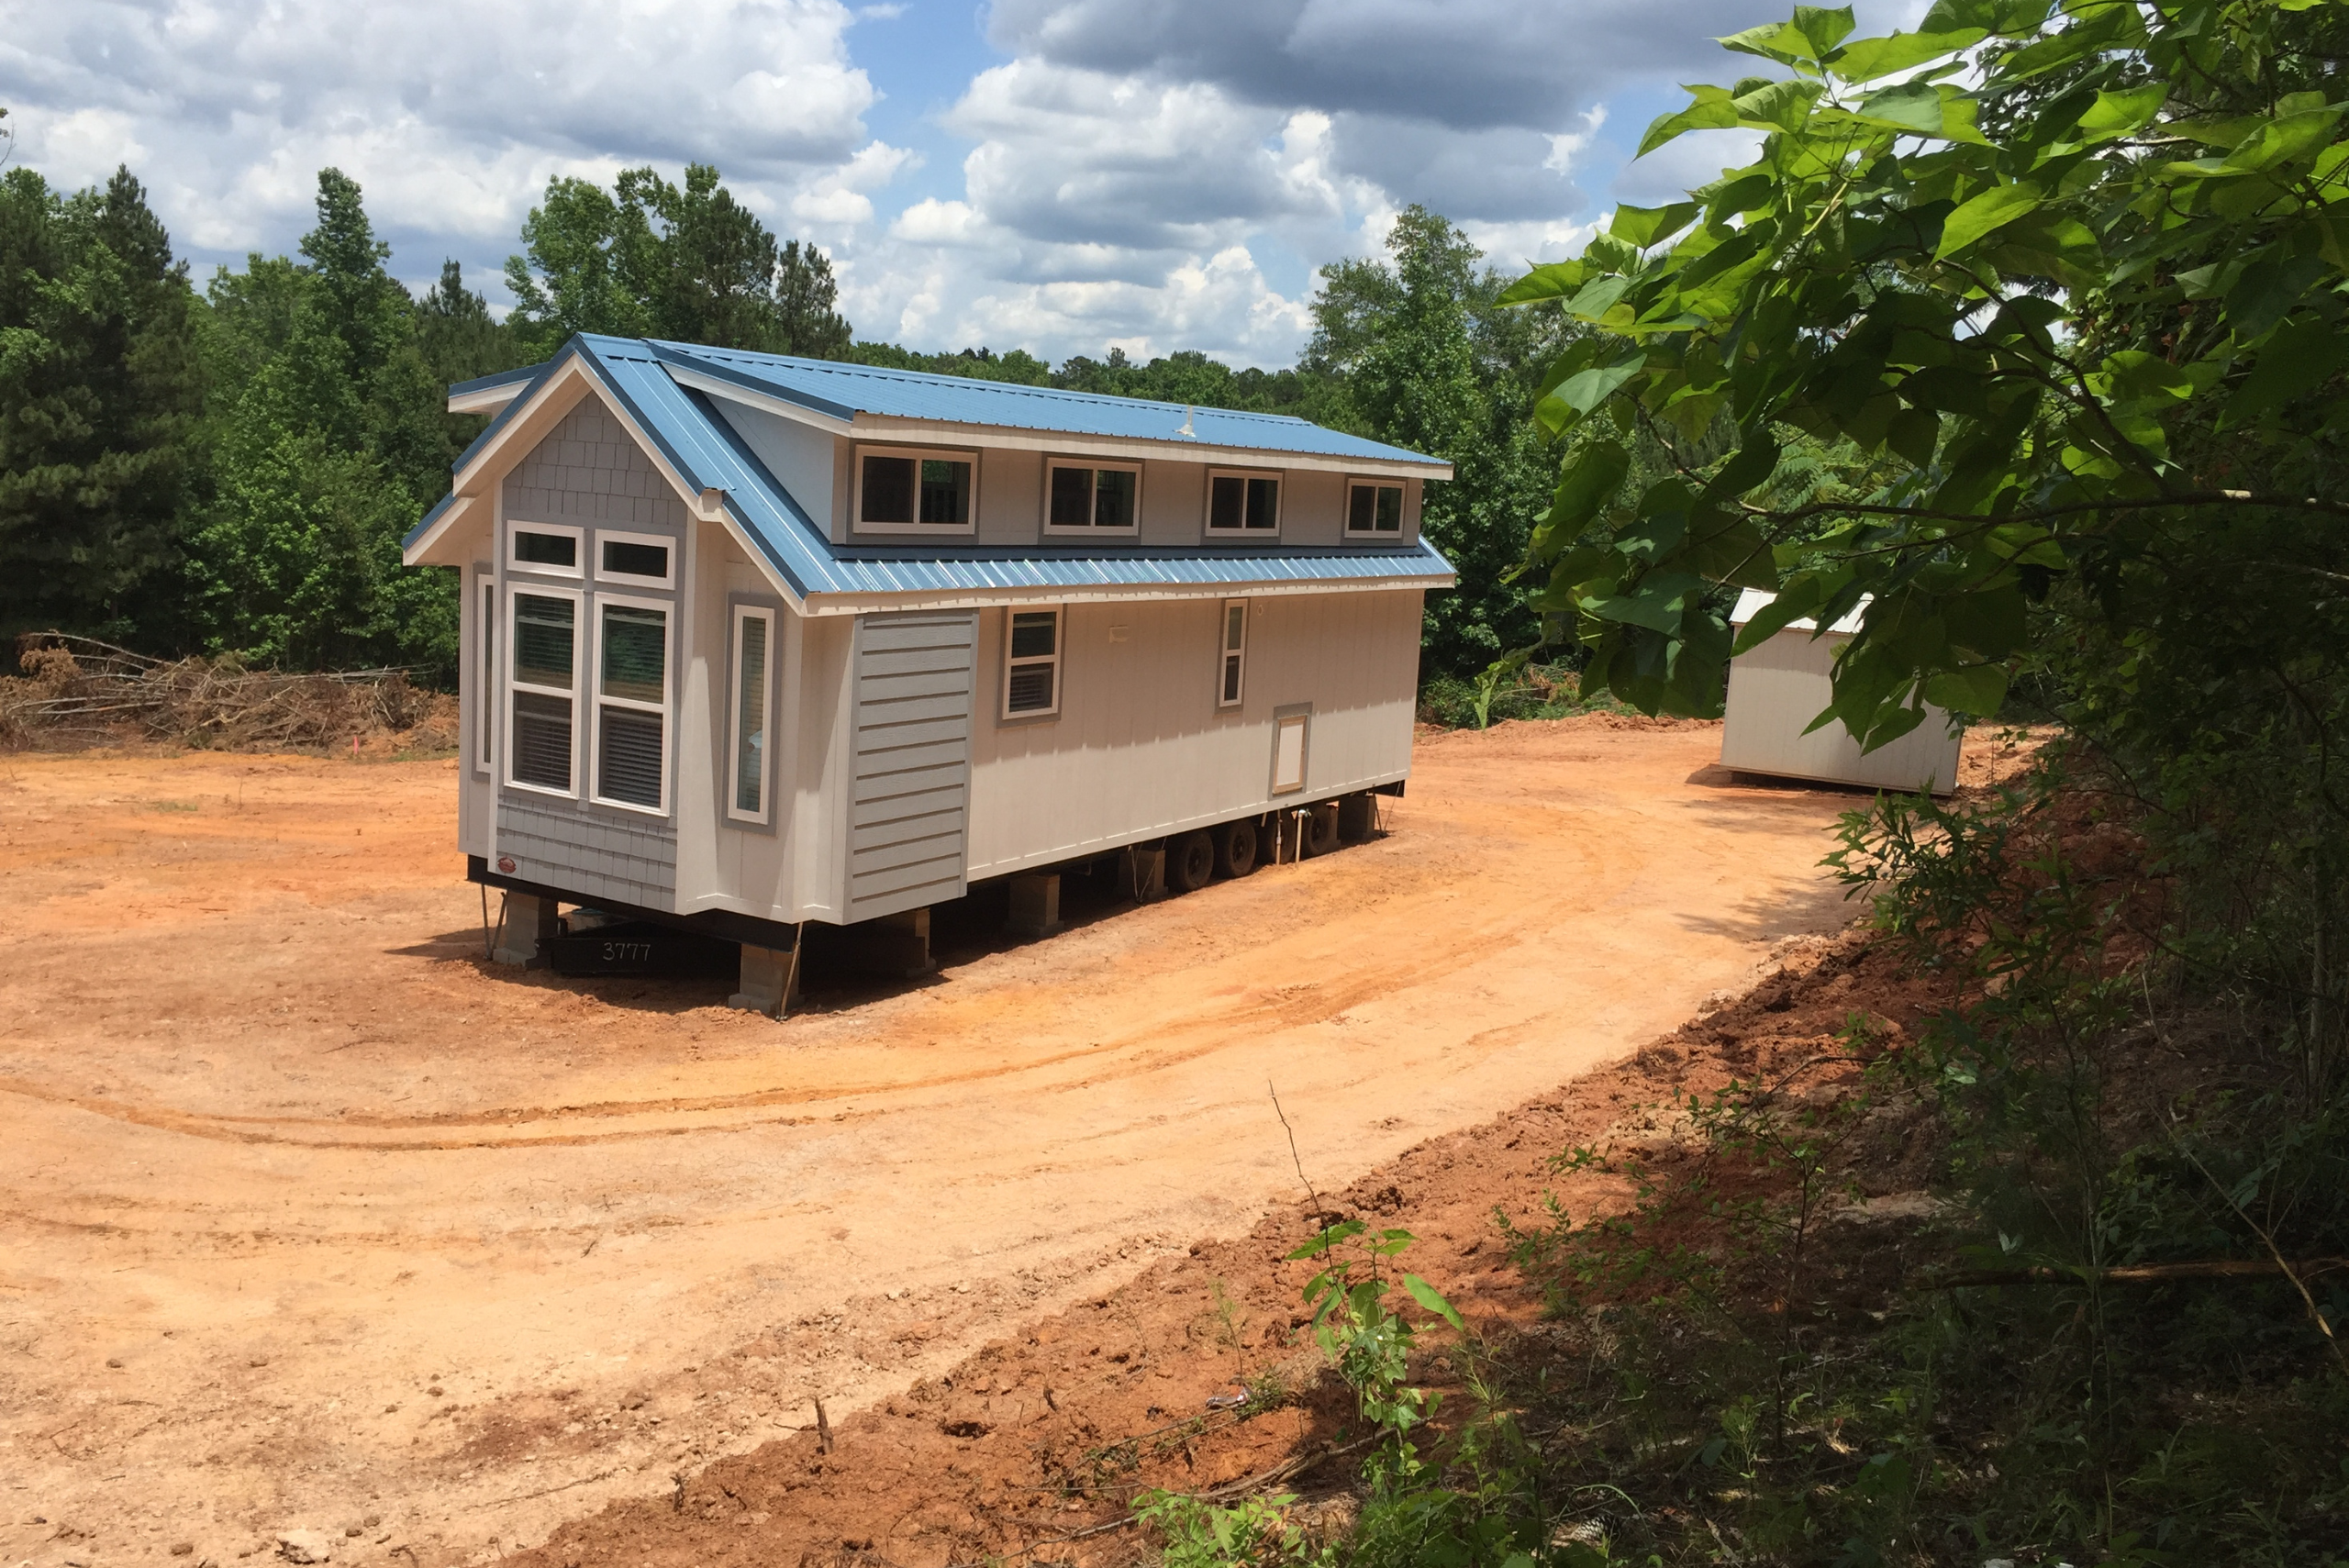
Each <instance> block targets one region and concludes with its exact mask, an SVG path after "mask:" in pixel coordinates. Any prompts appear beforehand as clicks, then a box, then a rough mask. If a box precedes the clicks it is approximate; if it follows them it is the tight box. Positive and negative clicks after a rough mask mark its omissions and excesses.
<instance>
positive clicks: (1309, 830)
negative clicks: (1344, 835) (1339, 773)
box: [1305, 800, 1338, 857]
mask: <svg viewBox="0 0 2349 1568" xmlns="http://www.w3.org/2000/svg"><path fill="white" fill-rule="evenodd" d="M1337 847H1338V803H1337V802H1336V801H1334V800H1325V801H1323V802H1322V803H1321V804H1320V805H1319V806H1308V807H1307V808H1306V811H1305V853H1306V854H1307V855H1308V857H1309V856H1313V855H1326V854H1328V853H1329V852H1330V851H1331V850H1334V849H1336V848H1337Z"/></svg>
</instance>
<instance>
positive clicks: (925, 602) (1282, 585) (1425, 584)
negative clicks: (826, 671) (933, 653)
mask: <svg viewBox="0 0 2349 1568" xmlns="http://www.w3.org/2000/svg"><path fill="white" fill-rule="evenodd" d="M1458 581H1459V578H1458V576H1457V575H1456V574H1454V573H1450V572H1420V573H1408V574H1397V575H1396V576H1393V577H1336V578H1324V579H1322V580H1320V581H1318V582H1316V581H1302V582H1290V581H1283V582H1275V583H1103V584H1096V585H1092V586H1086V587H1070V586H1066V585H1046V586H1042V587H1035V588H910V589H907V590H904V591H903V592H897V593H884V592H872V593H850V594H841V593H831V594H810V595H807V601H806V604H805V605H804V606H803V607H802V609H801V612H800V613H801V614H803V615H807V616H859V615H866V614H869V613H871V612H873V611H875V610H973V609H986V608H989V607H991V606H997V605H1104V604H1132V603H1139V602H1141V601H1144V600H1151V599H1273V598H1295V597H1298V596H1300V595H1308V594H1368V593H1379V592H1393V591H1394V590H1396V589H1398V588H1418V589H1421V590H1426V589H1432V588H1449V587H1451V586H1453V584H1455V583H1457V582H1458Z"/></svg>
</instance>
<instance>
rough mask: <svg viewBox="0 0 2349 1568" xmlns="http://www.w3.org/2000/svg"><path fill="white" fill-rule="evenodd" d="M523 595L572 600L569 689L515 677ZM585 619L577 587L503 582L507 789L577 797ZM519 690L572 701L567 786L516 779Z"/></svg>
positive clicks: (501, 701)
mask: <svg viewBox="0 0 2349 1568" xmlns="http://www.w3.org/2000/svg"><path fill="white" fill-rule="evenodd" d="M525 594H530V595H536V596H537V597H539V598H542V599H569V600H570V601H571V606H572V608H571V689H570V690H569V691H562V690H560V689H558V688H556V687H553V686H540V685H532V684H528V683H526V682H523V681H521V680H519V679H517V678H516V676H515V673H514V651H515V650H516V649H518V648H519V647H520V646H521V643H520V640H519V639H517V638H516V636H515V635H514V623H515V621H516V619H517V617H519V616H520V614H521V608H522V595H525ZM586 621H587V595H585V594H584V592H582V591H581V590H579V589H577V588H565V587H562V586H560V585H558V584H552V583H538V582H529V581H524V582H513V581H508V582H507V584H506V617H505V622H504V624H505V628H506V667H505V670H504V671H503V673H502V676H501V678H500V680H499V681H498V688H499V689H498V703H497V706H498V711H499V714H500V716H501V717H500V719H499V729H498V734H499V736H500V738H501V740H502V741H503V745H502V748H501V750H502V752H503V754H504V756H505V758H506V767H505V771H504V773H503V777H504V778H505V780H506V787H507V788H508V789H526V790H529V792H530V793H531V794H532V795H553V796H556V797H557V798H559V799H562V800H576V799H578V798H579V771H580V766H581V763H580V756H579V732H580V730H581V729H582V728H584V725H583V724H582V722H581V715H580V708H581V706H582V699H583V698H584V697H585V695H586V692H585V690H584V686H585V682H584V678H583V677H582V675H581V673H580V667H579V658H580V654H581V651H583V649H584V646H585V645H586V643H587V640H588V638H587V636H586ZM518 692H522V693H528V694H529V695H532V696H548V697H561V698H562V699H563V700H564V701H566V702H568V703H569V704H571V783H570V784H569V786H568V787H567V788H563V789H556V788H554V787H553V786H552V785H551V784H532V783H530V782H529V781H528V780H527V779H518V778H516V777H515V776H514V756H515V751H514V695H515V694H516V693H518Z"/></svg>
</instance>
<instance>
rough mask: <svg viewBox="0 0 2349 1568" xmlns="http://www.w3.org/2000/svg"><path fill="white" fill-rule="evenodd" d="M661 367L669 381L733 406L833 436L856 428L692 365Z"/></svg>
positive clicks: (666, 361) (662, 364) (838, 419)
mask: <svg viewBox="0 0 2349 1568" xmlns="http://www.w3.org/2000/svg"><path fill="white" fill-rule="evenodd" d="M661 368H662V370H665V371H667V372H668V373H669V379H670V380H671V381H674V382H675V383H676V384H678V385H679V386H689V387H692V388H693V389H694V390H695V391H696V392H707V394H709V395H711V396H712V397H722V398H724V399H726V400H727V401H729V402H730V403H740V404H741V405H743V406H745V407H749V408H756V409H759V410H761V411H763V412H764V413H768V414H773V415H775V416H777V417H781V418H785V419H796V420H797V421H798V422H799V423H800V424H803V425H812V426H814V427H815V428H817V429H819V430H822V431H825V432H827V433H828V434H830V435H835V436H844V435H847V434H849V433H850V432H851V431H852V430H853V429H854V428H855V427H854V426H853V425H852V424H850V423H849V421H847V420H846V419H842V418H839V417H835V416H833V415H830V414H827V413H825V412H823V411H822V410H821V409H818V408H810V407H808V406H807V405H806V404H804V403H794V402H793V401H792V400H791V399H790V398H788V397H777V396H775V395H774V394H772V393H766V392H760V391H757V390H756V389H754V388H751V387H747V386H744V385H743V384H741V383H740V382H739V381H729V380H727V379H726V378H725V377H723V376H715V375H710V374H708V373H705V372H702V371H698V370H696V369H695V368H694V367H693V366H691V365H681V364H678V363H676V362H675V361H669V360H663V361H662V362H661Z"/></svg>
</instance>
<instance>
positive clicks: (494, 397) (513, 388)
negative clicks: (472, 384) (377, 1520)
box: [449, 376, 530, 414]
mask: <svg viewBox="0 0 2349 1568" xmlns="http://www.w3.org/2000/svg"><path fill="white" fill-rule="evenodd" d="M529 384H530V378H529V377H528V376H519V377H517V378H516V379H515V380H513V381H509V382H506V383H503V384H500V385H497V386H484V387H479V388H476V389H475V390H473V391H472V392H452V393H451V394H450V395H449V412H450V413H451V414H495V413H496V412H497V411H498V410H499V409H501V408H503V407H505V406H507V404H509V403H511V402H513V401H514V400H515V399H516V398H518V397H519V396H521V395H522V394H523V392H524V391H525V390H527V389H528V388H529Z"/></svg>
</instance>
